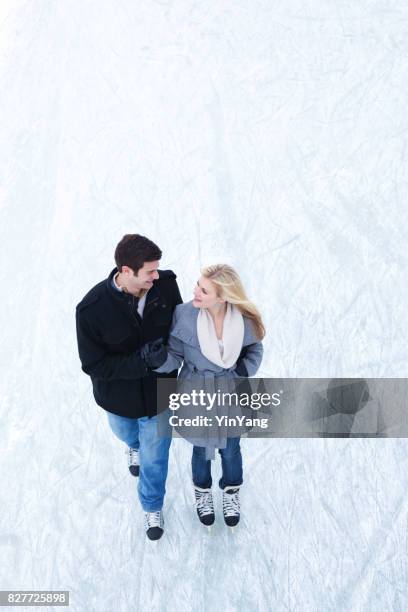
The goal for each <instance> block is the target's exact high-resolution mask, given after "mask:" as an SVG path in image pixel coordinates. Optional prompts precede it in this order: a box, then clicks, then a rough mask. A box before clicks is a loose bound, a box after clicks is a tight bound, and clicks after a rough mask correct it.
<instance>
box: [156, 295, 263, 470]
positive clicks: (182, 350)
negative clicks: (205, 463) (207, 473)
mask: <svg viewBox="0 0 408 612" xmlns="http://www.w3.org/2000/svg"><path fill="white" fill-rule="evenodd" d="M198 312H199V309H198V308H195V307H194V306H193V303H192V301H190V302H186V303H185V304H178V305H177V306H176V309H175V311H174V314H173V321H172V326H171V329H170V336H169V341H168V346H167V348H168V358H167V361H166V362H165V363H164V365H162V366H161V367H160V368H157V369H156V370H155V371H156V372H171V371H172V370H175V369H178V368H180V366H181V365H182V368H181V370H180V372H179V375H178V392H179V393H191V390H192V388H194V389H196V390H197V391H199V390H204V391H205V392H206V393H211V394H213V393H216V392H217V391H221V392H233V391H235V390H236V385H235V383H234V382H232V381H233V380H234V379H236V378H238V375H237V373H236V372H235V367H236V364H234V365H233V366H232V367H230V368H222V367H221V366H218V365H217V364H215V363H213V362H211V361H209V360H208V359H207V358H206V357H205V356H204V355H203V353H202V352H201V349H200V344H199V341H198V335H197V317H198ZM243 318H244V339H243V343H242V348H243V351H241V355H242V359H243V363H244V365H245V367H246V370H247V372H248V376H254V375H255V374H256V372H257V370H258V368H259V366H260V364H261V361H262V355H263V346H262V342H260V341H258V340H257V338H256V336H255V333H254V330H253V325H252V321H251V320H250V319H249V318H248V317H246V316H244V317H243ZM216 408H217V407H216V406H214V407H213V408H212V409H211V411H209V413H208V416H209V417H212V418H214V417H215V414H216ZM204 412H205V410H203V409H202V408H201V410H200V414H203V413H204ZM196 414H197V413H196ZM223 414H225V410H224V411H223ZM177 415H178V416H179V417H180V416H183V417H187V416H192V407H191V406H187V407H183V408H179V409H178V410H177ZM178 431H179V433H181V435H182V436H183V437H184V438H186V439H188V440H189V441H190V442H191V443H192V444H195V445H197V446H205V447H206V448H207V458H208V459H210V458H211V459H212V458H214V448H225V446H226V438H227V432H226V430H225V429H223V428H222V427H218V428H216V427H212V428H208V427H205V428H203V429H201V430H199V428H197V427H194V429H192V428H190V431H192V432H193V436H188V435H186V433H185V432H186V429H184V430H182V431H180V429H178ZM240 431H241V432H242V428H240ZM197 432H200V433H199V435H196V434H197ZM237 435H239V434H237ZM231 436H232V429H231V428H228V437H231Z"/></svg>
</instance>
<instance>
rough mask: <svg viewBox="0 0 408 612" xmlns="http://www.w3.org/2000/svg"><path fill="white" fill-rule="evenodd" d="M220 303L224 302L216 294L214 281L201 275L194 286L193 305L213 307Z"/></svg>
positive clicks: (196, 306)
mask: <svg viewBox="0 0 408 612" xmlns="http://www.w3.org/2000/svg"><path fill="white" fill-rule="evenodd" d="M222 304H225V300H222V299H221V298H219V297H218V296H217V292H216V289H215V285H214V283H213V282H212V281H211V280H210V279H209V278H205V277H204V276H201V277H200V278H199V279H198V281H197V285H196V286H195V288H194V299H193V306H194V307H195V308H213V307H214V306H221V305H222Z"/></svg>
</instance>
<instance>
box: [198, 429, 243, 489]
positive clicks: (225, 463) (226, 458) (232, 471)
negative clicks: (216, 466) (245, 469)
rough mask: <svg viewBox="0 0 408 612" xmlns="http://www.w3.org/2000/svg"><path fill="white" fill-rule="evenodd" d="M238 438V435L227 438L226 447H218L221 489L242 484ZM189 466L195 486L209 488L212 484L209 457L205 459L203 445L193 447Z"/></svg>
mask: <svg viewBox="0 0 408 612" xmlns="http://www.w3.org/2000/svg"><path fill="white" fill-rule="evenodd" d="M239 440H240V439H239V437H238V438H227V447H226V448H219V449H218V452H219V453H220V455H221V466H222V476H221V478H220V481H219V485H220V487H221V489H224V488H225V487H232V486H238V485H241V484H242V455H241V447H240V444H239ZM191 467H192V470H193V483H194V484H195V486H196V487H200V488H202V489H209V488H210V487H211V485H212V478H211V459H208V460H207V461H206V459H205V448H204V447H203V446H194V447H193V456H192V458H191Z"/></svg>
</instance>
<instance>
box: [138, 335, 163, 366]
mask: <svg viewBox="0 0 408 612" xmlns="http://www.w3.org/2000/svg"><path fill="white" fill-rule="evenodd" d="M140 354H141V356H142V359H143V360H144V362H145V364H146V365H147V367H148V368H160V366H162V365H163V363H164V362H165V361H166V359H167V349H166V347H165V346H164V344H163V338H158V339H157V340H153V342H147V343H146V344H144V345H143V346H142V348H141V350H140Z"/></svg>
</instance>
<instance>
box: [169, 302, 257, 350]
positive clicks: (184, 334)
mask: <svg viewBox="0 0 408 612" xmlns="http://www.w3.org/2000/svg"><path fill="white" fill-rule="evenodd" d="M176 312H177V315H176V323H175V325H174V327H173V329H172V330H171V333H172V335H173V336H175V337H176V338H179V340H182V341H183V342H185V343H186V344H190V345H191V346H199V341H198V335H197V318H198V313H199V308H195V307H194V306H193V301H192V300H191V301H190V302H186V303H184V304H179V305H178V306H176ZM255 342H258V340H257V338H256V336H255V333H254V331H253V325H252V321H251V320H250V319H248V317H245V316H244V340H243V343H242V345H243V346H248V344H254V343H255Z"/></svg>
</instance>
